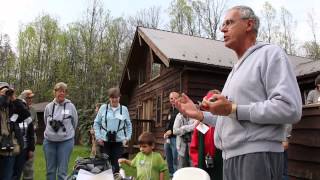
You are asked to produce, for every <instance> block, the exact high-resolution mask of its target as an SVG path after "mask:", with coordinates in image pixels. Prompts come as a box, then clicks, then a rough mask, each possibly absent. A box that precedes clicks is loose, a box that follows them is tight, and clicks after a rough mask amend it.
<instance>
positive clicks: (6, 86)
mask: <svg viewBox="0 0 320 180" xmlns="http://www.w3.org/2000/svg"><path fill="white" fill-rule="evenodd" d="M3 88H8V89H9V84H8V83H7V82H0V90H1V89H3Z"/></svg>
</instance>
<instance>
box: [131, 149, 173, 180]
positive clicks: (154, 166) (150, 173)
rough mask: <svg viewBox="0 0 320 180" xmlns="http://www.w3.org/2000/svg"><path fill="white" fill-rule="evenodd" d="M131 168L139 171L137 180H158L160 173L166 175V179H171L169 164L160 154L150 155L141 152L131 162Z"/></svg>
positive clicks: (153, 153)
mask: <svg viewBox="0 0 320 180" xmlns="http://www.w3.org/2000/svg"><path fill="white" fill-rule="evenodd" d="M131 166H133V167H135V168H136V169H137V180H158V179H159V177H160V172H163V173H164V179H169V173H168V167H167V163H166V162H165V161H164V159H163V158H162V156H161V154H160V153H158V152H152V153H150V154H148V155H145V154H143V153H142V152H139V153H138V154H137V155H136V157H135V158H134V159H133V160H132V161H131Z"/></svg>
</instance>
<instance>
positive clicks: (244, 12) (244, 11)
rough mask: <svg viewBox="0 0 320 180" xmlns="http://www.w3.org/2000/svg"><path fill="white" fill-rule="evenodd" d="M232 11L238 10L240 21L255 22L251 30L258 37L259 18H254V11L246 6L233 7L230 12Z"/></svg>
mask: <svg viewBox="0 0 320 180" xmlns="http://www.w3.org/2000/svg"><path fill="white" fill-rule="evenodd" d="M233 9H236V10H238V11H239V12H240V14H241V19H252V20H253V21H254V22H255V23H254V27H253V30H254V31H255V32H256V33H257V35H258V30H259V26H260V20H259V17H258V16H256V14H255V13H254V11H253V10H252V9H251V8H250V7H248V6H234V7H232V8H231V9H230V10H233Z"/></svg>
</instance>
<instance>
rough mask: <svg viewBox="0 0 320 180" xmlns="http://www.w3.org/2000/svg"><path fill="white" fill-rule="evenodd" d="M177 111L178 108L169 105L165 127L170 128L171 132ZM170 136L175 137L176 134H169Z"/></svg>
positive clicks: (167, 129)
mask: <svg viewBox="0 0 320 180" xmlns="http://www.w3.org/2000/svg"><path fill="white" fill-rule="evenodd" d="M178 113H179V111H178V109H177V108H175V107H171V108H170V111H169V115H168V122H167V127H166V131H169V130H171V131H172V133H173V124H174V120H175V119H176V116H177V114H178ZM170 137H176V135H173V134H172V135H170V136H169V138H170Z"/></svg>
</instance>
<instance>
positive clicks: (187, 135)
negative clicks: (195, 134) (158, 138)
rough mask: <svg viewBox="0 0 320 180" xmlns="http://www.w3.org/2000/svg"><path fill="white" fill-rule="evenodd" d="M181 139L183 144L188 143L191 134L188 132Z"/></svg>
mask: <svg viewBox="0 0 320 180" xmlns="http://www.w3.org/2000/svg"><path fill="white" fill-rule="evenodd" d="M181 137H182V139H183V142H185V143H190V142H191V138H192V137H191V132H188V133H186V134H184V135H182V136H181Z"/></svg>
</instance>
